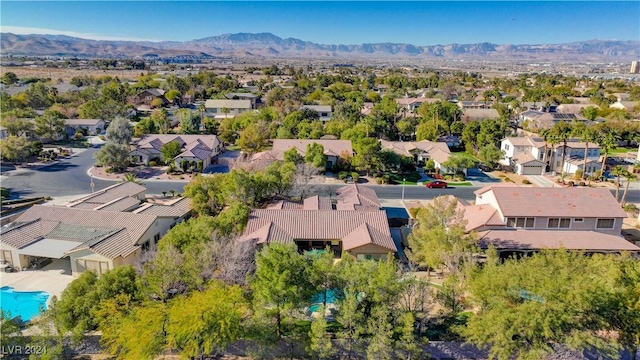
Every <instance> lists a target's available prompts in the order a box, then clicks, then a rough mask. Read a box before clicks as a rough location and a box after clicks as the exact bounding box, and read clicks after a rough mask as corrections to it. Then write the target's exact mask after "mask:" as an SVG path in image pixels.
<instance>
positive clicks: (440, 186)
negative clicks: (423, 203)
mask: <svg viewBox="0 0 640 360" xmlns="http://www.w3.org/2000/svg"><path fill="white" fill-rule="evenodd" d="M426 186H427V187H428V188H429V189H431V188H437V189H446V188H447V182H446V181H442V180H434V181H432V182H428V183H427V184H426Z"/></svg>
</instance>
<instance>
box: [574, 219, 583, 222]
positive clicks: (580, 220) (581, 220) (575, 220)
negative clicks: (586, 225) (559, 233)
mask: <svg viewBox="0 0 640 360" xmlns="http://www.w3.org/2000/svg"><path fill="white" fill-rule="evenodd" d="M573 222H584V219H583V218H575V219H573Z"/></svg>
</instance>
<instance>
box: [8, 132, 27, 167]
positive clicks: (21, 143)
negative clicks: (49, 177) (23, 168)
mask: <svg viewBox="0 0 640 360" xmlns="http://www.w3.org/2000/svg"><path fill="white" fill-rule="evenodd" d="M0 152H1V153H2V158H3V159H6V160H9V161H11V162H20V161H22V160H24V159H26V158H27V157H28V156H29V154H30V153H31V144H30V143H29V141H28V140H27V139H25V138H23V137H17V136H13V135H11V136H9V137H7V138H6V139H2V140H0Z"/></svg>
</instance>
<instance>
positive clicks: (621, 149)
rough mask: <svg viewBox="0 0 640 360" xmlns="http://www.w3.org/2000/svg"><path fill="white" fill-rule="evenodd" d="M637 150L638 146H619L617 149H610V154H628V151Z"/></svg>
mask: <svg viewBox="0 0 640 360" xmlns="http://www.w3.org/2000/svg"><path fill="white" fill-rule="evenodd" d="M637 150H638V149H637V148H625V147H617V148H615V149H611V150H609V155H611V154H626V153H628V152H635V151H637ZM601 154H602V155H604V153H602V151H601Z"/></svg>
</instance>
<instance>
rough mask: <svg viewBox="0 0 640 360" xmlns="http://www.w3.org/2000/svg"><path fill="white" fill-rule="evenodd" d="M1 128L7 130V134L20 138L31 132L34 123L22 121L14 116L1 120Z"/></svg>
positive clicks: (26, 120)
mask: <svg viewBox="0 0 640 360" xmlns="http://www.w3.org/2000/svg"><path fill="white" fill-rule="evenodd" d="M2 126H4V127H6V128H7V133H8V134H9V135H13V136H19V137H22V136H23V135H26V133H27V132H29V131H33V129H34V123H33V122H31V121H29V120H28V119H22V118H18V117H15V116H8V117H3V118H2Z"/></svg>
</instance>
